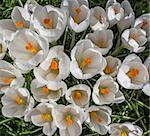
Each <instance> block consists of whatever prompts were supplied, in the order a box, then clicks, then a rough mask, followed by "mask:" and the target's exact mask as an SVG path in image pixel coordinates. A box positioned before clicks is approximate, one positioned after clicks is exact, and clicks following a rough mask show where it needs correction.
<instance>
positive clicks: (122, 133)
mask: <svg viewBox="0 0 150 136" xmlns="http://www.w3.org/2000/svg"><path fill="white" fill-rule="evenodd" d="M120 136H128V134H127V133H126V132H125V131H122V132H121V134H120Z"/></svg>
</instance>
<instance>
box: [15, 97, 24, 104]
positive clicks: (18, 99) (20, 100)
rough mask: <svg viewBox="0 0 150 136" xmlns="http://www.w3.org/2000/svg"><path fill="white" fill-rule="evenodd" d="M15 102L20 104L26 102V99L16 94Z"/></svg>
mask: <svg viewBox="0 0 150 136" xmlns="http://www.w3.org/2000/svg"><path fill="white" fill-rule="evenodd" d="M15 102H16V103H17V104H18V105H21V104H24V103H25V102H24V100H23V99H22V98H20V97H19V96H16V97H15Z"/></svg>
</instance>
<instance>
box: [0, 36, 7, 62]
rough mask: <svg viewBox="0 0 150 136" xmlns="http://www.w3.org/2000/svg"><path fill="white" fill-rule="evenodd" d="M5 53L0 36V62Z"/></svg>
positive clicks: (5, 47)
mask: <svg viewBox="0 0 150 136" xmlns="http://www.w3.org/2000/svg"><path fill="white" fill-rule="evenodd" d="M6 51H7V45H6V43H5V42H4V41H3V38H2V37H1V36H0V60H1V59H3V58H4V56H5V54H6Z"/></svg>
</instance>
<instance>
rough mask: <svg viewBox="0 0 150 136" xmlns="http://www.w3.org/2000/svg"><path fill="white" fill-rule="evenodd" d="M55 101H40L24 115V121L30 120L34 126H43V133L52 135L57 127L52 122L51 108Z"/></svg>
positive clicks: (48, 135)
mask: <svg viewBox="0 0 150 136" xmlns="http://www.w3.org/2000/svg"><path fill="white" fill-rule="evenodd" d="M55 106H56V104H55V103H40V104H39V105H37V106H36V107H35V108H34V109H32V110H31V111H29V112H28V113H27V114H26V115H25V118H24V119H25V121H27V122H28V121H32V123H33V124H34V125H35V126H39V127H43V133H44V134H45V135H47V136H52V135H53V134H54V133H55V131H56V130H57V127H56V125H55V123H54V119H53V115H52V110H53V108H54V107H55Z"/></svg>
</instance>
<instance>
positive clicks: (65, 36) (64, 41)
mask: <svg viewBox="0 0 150 136" xmlns="http://www.w3.org/2000/svg"><path fill="white" fill-rule="evenodd" d="M67 32H68V27H66V31H65V34H64V40H63V46H65V43H66V38H67Z"/></svg>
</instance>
